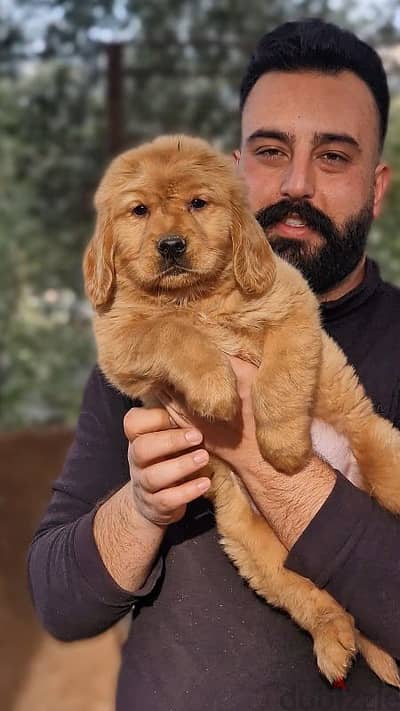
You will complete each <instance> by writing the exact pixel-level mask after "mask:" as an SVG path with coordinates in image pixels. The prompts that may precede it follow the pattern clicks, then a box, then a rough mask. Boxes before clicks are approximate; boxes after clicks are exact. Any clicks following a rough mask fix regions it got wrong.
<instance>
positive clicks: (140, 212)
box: [131, 205, 149, 217]
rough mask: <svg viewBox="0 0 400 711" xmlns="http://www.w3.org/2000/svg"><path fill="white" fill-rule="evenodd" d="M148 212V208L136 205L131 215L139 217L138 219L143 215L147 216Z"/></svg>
mask: <svg viewBox="0 0 400 711" xmlns="http://www.w3.org/2000/svg"><path fill="white" fill-rule="evenodd" d="M148 211H149V208H148V207H146V205H136V207H133V208H132V210H131V213H132V215H139V217H142V216H143V215H147V213H148Z"/></svg>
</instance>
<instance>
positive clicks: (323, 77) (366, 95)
mask: <svg viewBox="0 0 400 711" xmlns="http://www.w3.org/2000/svg"><path fill="white" fill-rule="evenodd" d="M265 127H268V128H271V129H274V130H276V131H281V132H283V133H286V134H287V135H288V136H289V135H291V136H292V137H296V136H298V135H299V134H302V135H305V134H307V135H308V137H309V140H310V141H315V140H316V139H315V136H316V135H318V134H328V133H331V134H342V135H346V134H347V135H349V136H351V137H353V138H354V139H355V140H356V141H357V142H360V140H362V137H363V135H367V136H368V140H370V138H371V133H374V132H375V136H376V140H378V136H379V116H378V111H377V107H376V105H375V101H374V98H373V96H372V93H371V92H370V90H369V88H368V87H367V85H366V84H365V83H364V82H363V81H362V80H361V79H359V78H358V77H357V76H356V75H355V74H353V73H352V72H349V71H344V72H340V73H338V74H334V75H332V74H323V73H322V72H311V71H301V72H300V71H299V72H277V71H274V72H268V73H267V74H264V75H262V76H261V77H260V78H259V79H258V81H257V82H256V83H255V85H254V87H253V88H252V90H251V91H250V93H249V95H248V97H247V100H246V103H245V105H244V107H243V113H242V138H243V140H244V141H246V140H247V139H248V138H249V136H251V135H252V134H253V133H255V132H256V131H258V130H262V129H263V128H265Z"/></svg>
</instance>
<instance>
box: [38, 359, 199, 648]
mask: <svg viewBox="0 0 400 711" xmlns="http://www.w3.org/2000/svg"><path fill="white" fill-rule="evenodd" d="M130 404H131V403H130V401H129V400H128V399H127V398H124V397H123V396H122V395H120V394H119V393H118V392H117V391H115V390H114V389H113V388H111V386H109V385H108V384H107V383H106V382H105V380H104V378H103V376H102V375H101V373H100V371H99V370H98V369H97V368H96V369H95V370H94V371H93V372H92V374H91V376H90V378H89V380H88V383H87V386H86V388H85V393H84V397H83V404H82V409H81V413H80V416H79V421H78V427H77V431H76V435H75V439H74V442H73V444H72V446H71V448H70V450H69V452H68V455H67V458H66V461H65V465H64V468H63V472H62V474H61V476H60V478H59V479H58V480H57V481H56V482H55V485H54V494H53V497H52V500H51V502H50V505H49V507H48V510H47V512H46V514H45V516H44V518H43V521H42V523H41V524H40V526H39V529H38V531H37V533H36V535H35V537H34V539H33V542H32V544H31V547H30V551H29V561H28V565H29V576H30V587H31V592H32V597H33V600H34V604H35V606H36V609H37V612H38V614H39V617H40V618H41V620H42V623H43V624H44V626H45V627H46V629H47V630H48V631H49V632H50V633H51V634H53V635H54V636H55V637H58V638H59V639H62V640H66V641H69V640H74V639H80V638H83V637H89V636H93V635H95V634H98V633H99V632H102V631H103V630H105V629H107V628H108V627H110V626H111V625H112V624H114V623H115V622H116V621H118V620H119V619H120V618H121V617H123V616H124V615H125V614H126V613H127V612H129V610H130V609H131V608H132V605H133V604H135V603H137V602H138V601H140V599H141V598H143V597H144V596H147V595H148V594H150V593H151V592H152V591H153V589H154V587H155V585H156V583H157V580H158V579H159V577H160V574H161V571H162V560H161V558H158V560H157V556H158V551H159V546H160V543H161V540H162V538H163V535H164V532H165V527H166V525H167V524H168V523H169V522H170V520H172V519H173V517H174V515H175V516H178V517H179V516H182V515H183V514H184V512H185V507H186V503H187V501H189V500H193V499H194V498H196V497H197V496H199V495H200V493H201V491H202V490H205V488H204V485H205V486H206V487H207V486H208V485H209V480H205V479H204V478H203V479H199V480H198V481H197V480H193V481H185V483H184V484H181V483H180V482H179V484H180V485H176V482H175V485H172V486H171V489H170V493H168V492H167V493H166V492H165V490H164V489H165V482H166V481H168V477H170V480H171V481H172V480H173V478H174V476H175V479H176V478H178V479H179V477H181V479H183V480H185V479H187V477H188V476H191V477H193V476H194V475H195V472H196V471H197V470H198V469H200V468H201V466H203V465H202V464H199V463H196V462H194V460H193V455H194V453H190V454H188V453H187V452H185V453H184V454H181V455H180V456H179V457H177V458H176V459H175V460H174V459H171V454H173V453H174V452H179V451H182V450H185V449H188V448H191V447H192V446H193V444H192V443H190V442H189V441H187V440H186V438H185V432H183V431H182V430H180V429H175V430H171V423H170V421H169V419H168V416H167V415H166V413H165V412H164V411H158V410H157V411H155V412H156V413H160V412H161V419H162V418H164V421H163V422H161V424H160V428H161V430H162V431H161V432H160V431H154V430H157V425H158V421H159V420H160V415H159V414H158V415H157V414H156V417H155V418H154V416H153V417H152V416H151V411H144V410H142V409H141V408H134V409H133V410H130V412H129V415H128V417H127V418H126V417H125V415H126V413H127V412H128V410H129V408H130ZM132 413H136V414H132ZM132 420H133V421H134V422H136V423H142V424H143V423H144V425H145V427H147V428H149V429H150V430H153V432H152V433H150V434H148V435H143V436H142V437H137V438H136V443H133V444H132V445H130V447H131V448H132V450H133V455H132V460H131V461H129V460H128V456H127V454H128V440H127V437H126V436H125V433H124V429H123V426H124V424H125V423H127V424H128V428H129V427H130V425H129V423H130V422H131V421H132ZM140 426H141V425H140V424H136V425H135V427H136V433H140ZM146 437H149V438H151V445H150V446H149V443H148V441H147V442H146ZM143 440H144V442H143ZM200 440H201V435H200ZM184 442H185V444H184ZM143 444H144V447H143ZM160 445H161V448H160V458H161V460H163V459H166V458H168V459H167V461H160V462H159V464H157V465H154V464H153V465H151V462H150V468H149V466H143V465H144V464H147V465H148V464H149V456H150V457H151V456H157V446H159V447H160ZM163 447H164V449H163ZM143 449H144V450H146V451H147V455H145V454H144V451H143ZM135 450H137V452H136V453H135ZM141 452H142V454H141ZM146 456H147V459H146ZM206 456H207V455H206ZM139 459H140V463H139ZM136 460H137V462H138V465H137V474H138V477H136V478H135V481H136V484H138V481H139V484H140V482H141V481H142V480H143V484H144V487H143V486H142V485H141V484H140V485H136V486H135V485H133V483H132V481H131V479H130V473H131V471H132V467H136V464H137V462H136ZM149 469H150V470H149ZM135 471H136V469H135ZM145 482H147V483H145ZM201 484H203V488H201ZM146 487H147V488H155V489H157V491H154V492H150V491H148V490H147V488H146ZM159 506H161V508H162V512H161V513H160V516H159V519H158V520H157V518H156V517H154V516H153V518H152V515H153V514H154V511H155V510H158V507H159ZM174 507H175V508H174ZM177 507H178V509H179V510H178V511H177V510H176V509H177ZM179 507H180V508H179ZM171 509H173V512H172V513H171Z"/></svg>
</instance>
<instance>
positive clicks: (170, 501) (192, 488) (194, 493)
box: [152, 477, 210, 516]
mask: <svg viewBox="0 0 400 711" xmlns="http://www.w3.org/2000/svg"><path fill="white" fill-rule="evenodd" d="M209 486H210V480H209V479H207V478H206V477H202V478H199V479H194V480H193V481H187V482H185V483H184V484H181V485H180V486H174V487H172V488H171V489H163V490H162V491H159V492H157V493H156V494H153V496H152V506H153V507H154V508H155V509H157V511H158V512H159V513H160V514H161V515H164V516H166V515H168V514H170V513H171V512H173V511H176V509H178V508H179V507H180V506H184V505H185V504H188V503H189V502H190V501H194V499H197V498H198V497H199V496H201V495H202V494H204V493H205V492H206V491H207V489H208V488H209Z"/></svg>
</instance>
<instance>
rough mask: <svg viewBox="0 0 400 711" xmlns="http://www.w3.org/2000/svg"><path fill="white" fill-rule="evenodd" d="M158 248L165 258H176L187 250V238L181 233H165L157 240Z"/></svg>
mask: <svg viewBox="0 0 400 711" xmlns="http://www.w3.org/2000/svg"><path fill="white" fill-rule="evenodd" d="M157 249H158V251H159V253H160V254H161V256H162V257H164V259H176V258H177V257H180V256H181V255H182V254H184V253H185V251H186V240H185V239H184V238H183V237H181V236H180V235H165V236H164V237H162V238H161V239H160V240H159V241H158V242H157Z"/></svg>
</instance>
